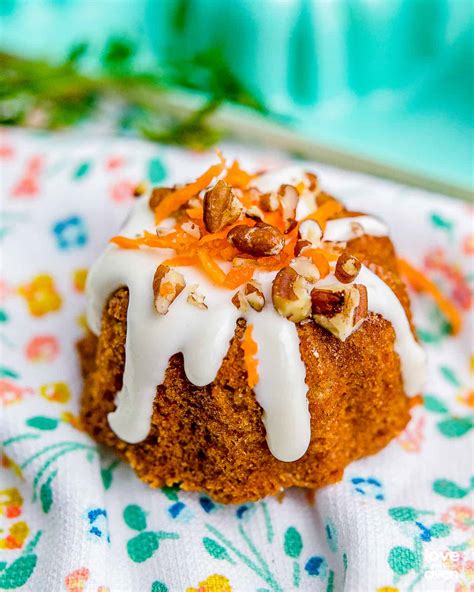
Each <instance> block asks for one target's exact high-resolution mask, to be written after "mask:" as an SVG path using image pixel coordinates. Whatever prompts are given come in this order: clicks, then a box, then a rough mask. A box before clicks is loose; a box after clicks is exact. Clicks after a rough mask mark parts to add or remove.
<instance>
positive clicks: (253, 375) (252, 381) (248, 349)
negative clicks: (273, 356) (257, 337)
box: [242, 324, 258, 388]
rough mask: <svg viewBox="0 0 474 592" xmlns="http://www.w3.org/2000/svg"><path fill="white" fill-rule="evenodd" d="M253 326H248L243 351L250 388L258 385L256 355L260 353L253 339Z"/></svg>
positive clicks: (243, 341) (243, 340)
mask: <svg viewBox="0 0 474 592" xmlns="http://www.w3.org/2000/svg"><path fill="white" fill-rule="evenodd" d="M252 331H253V325H252V324H250V325H247V327H246V328H245V332H244V337H243V339H242V349H243V351H244V362H245V367H246V369H247V383H248V385H249V387H250V388H254V386H255V385H256V384H257V383H258V361H257V359H256V358H255V354H256V353H257V351H258V345H257V343H256V342H255V341H254V339H253V337H252Z"/></svg>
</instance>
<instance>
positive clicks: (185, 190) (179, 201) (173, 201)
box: [155, 152, 225, 224]
mask: <svg viewBox="0 0 474 592" xmlns="http://www.w3.org/2000/svg"><path fill="white" fill-rule="evenodd" d="M217 155H218V157H219V160H220V163H219V164H214V165H212V166H211V167H209V168H208V169H207V171H205V172H204V173H203V174H202V175H201V176H200V177H198V178H197V179H196V180H195V181H193V182H192V183H188V184H187V185H185V186H184V187H180V188H179V189H176V190H175V191H172V192H171V193H169V194H168V195H167V196H166V197H165V198H163V199H162V200H161V202H160V203H159V204H158V206H157V207H156V208H155V223H156V224H159V223H160V222H161V221H162V220H164V219H165V218H167V217H168V216H170V215H171V214H172V213H173V212H175V211H176V210H177V209H178V208H179V207H181V206H182V205H184V204H185V203H186V202H187V201H188V200H189V199H191V197H193V196H194V195H196V194H198V193H199V192H200V191H202V190H203V189H205V188H206V187H207V186H208V185H209V183H210V182H211V181H212V180H213V179H214V177H217V175H219V174H220V173H222V171H223V170H224V168H225V160H224V158H223V156H222V154H221V153H220V152H218V153H217Z"/></svg>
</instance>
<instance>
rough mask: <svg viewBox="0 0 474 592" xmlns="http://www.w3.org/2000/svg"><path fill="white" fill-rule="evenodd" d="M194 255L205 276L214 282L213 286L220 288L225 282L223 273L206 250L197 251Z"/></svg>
mask: <svg viewBox="0 0 474 592" xmlns="http://www.w3.org/2000/svg"><path fill="white" fill-rule="evenodd" d="M196 254H197V257H198V260H199V264H200V265H201V267H202V269H203V271H204V272H205V273H206V275H207V276H208V277H209V278H210V279H211V280H212V281H213V282H214V284H216V285H217V286H222V285H223V284H224V281H225V273H224V272H223V271H222V269H221V268H220V267H219V266H218V265H217V263H216V262H215V261H214V259H213V258H212V257H211V256H210V255H209V253H208V252H207V250H206V249H198V250H197V252H196Z"/></svg>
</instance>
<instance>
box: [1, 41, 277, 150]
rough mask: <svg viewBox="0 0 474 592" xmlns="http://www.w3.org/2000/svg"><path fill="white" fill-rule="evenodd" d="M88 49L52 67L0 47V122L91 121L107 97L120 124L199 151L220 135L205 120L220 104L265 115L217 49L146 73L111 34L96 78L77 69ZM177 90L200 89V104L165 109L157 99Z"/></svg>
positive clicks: (45, 125)
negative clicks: (185, 110)
mask: <svg viewBox="0 0 474 592" xmlns="http://www.w3.org/2000/svg"><path fill="white" fill-rule="evenodd" d="M88 53H89V48H88V45H87V44H86V43H80V44H77V45H75V46H73V47H72V49H71V50H70V52H69V55H68V56H67V58H66V60H65V61H64V62H63V63H61V64H57V65H55V64H52V63H50V62H47V61H44V60H33V59H28V58H24V57H19V56H15V55H12V54H9V53H5V52H0V124H3V125H20V126H26V127H33V128H39V129H49V130H57V129H64V128H67V127H70V126H73V125H76V124H78V123H80V122H82V121H84V120H87V119H91V118H92V117H93V116H94V115H95V114H96V113H97V112H98V109H99V108H100V106H101V105H102V104H104V102H107V101H110V100H112V101H114V102H115V103H117V102H118V103H119V104H120V105H121V106H122V109H121V117H120V118H119V119H120V120H119V124H120V127H121V128H122V129H124V130H132V131H134V132H136V133H139V134H141V135H143V136H145V137H146V138H148V139H151V140H153V141H158V142H165V143H169V144H179V145H183V146H188V147H191V148H194V149H203V148H207V147H209V146H211V145H213V144H214V143H216V142H217V141H218V140H219V139H220V138H221V136H222V130H218V129H215V128H213V127H212V126H210V125H209V123H208V120H209V116H210V115H211V114H213V113H215V112H216V111H217V110H218V109H219V108H220V107H221V106H222V104H223V103H224V102H231V103H236V104H240V105H244V106H246V107H248V108H250V109H253V110H256V111H259V112H261V113H266V109H265V107H264V105H263V104H262V103H261V102H260V101H259V100H258V99H257V98H256V97H255V96H253V94H252V93H251V92H250V91H248V90H247V89H246V88H245V86H244V85H242V83H241V82H240V81H239V80H238V78H237V77H236V76H235V75H233V73H232V71H231V69H230V68H229V66H228V64H226V62H225V61H224V60H223V58H222V57H221V52H220V51H219V50H218V48H216V49H215V50H209V51H206V52H204V53H201V54H198V55H196V56H194V57H193V58H192V59H191V60H189V61H188V62H183V61H181V62H173V63H171V62H169V63H167V64H165V65H164V66H162V67H161V68H156V70H153V71H149V70H144V69H142V68H139V67H138V66H137V63H136V59H135V57H136V47H135V45H134V44H133V43H132V42H131V41H129V40H124V39H122V38H112V39H110V40H109V41H108V42H107V44H106V46H105V48H104V51H103V52H102V55H101V60H100V69H99V72H98V74H96V75H86V74H85V73H84V72H83V71H82V69H81V67H80V66H81V62H82V61H83V59H84V57H85V56H86V55H87V54H88ZM179 89H190V90H199V91H201V92H203V94H204V96H205V97H206V98H204V99H203V105H202V106H201V107H200V108H198V109H197V110H196V111H194V112H193V113H191V114H186V115H183V116H176V114H175V112H173V113H171V110H169V109H167V108H166V103H165V102H163V101H160V100H159V99H160V97H163V95H165V94H166V93H168V92H170V91H176V90H179Z"/></svg>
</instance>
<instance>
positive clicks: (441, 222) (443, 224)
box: [430, 212, 453, 232]
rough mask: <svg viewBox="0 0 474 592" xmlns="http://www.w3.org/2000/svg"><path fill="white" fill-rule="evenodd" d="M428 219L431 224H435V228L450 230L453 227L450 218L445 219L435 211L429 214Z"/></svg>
mask: <svg viewBox="0 0 474 592" xmlns="http://www.w3.org/2000/svg"><path fill="white" fill-rule="evenodd" d="M430 220H431V224H432V225H433V226H435V227H436V228H439V229H441V230H446V231H447V232H451V231H452V229H453V223H452V222H451V220H447V219H446V218H443V216H441V215H440V214H437V213H436V212H432V214H431V216H430Z"/></svg>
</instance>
